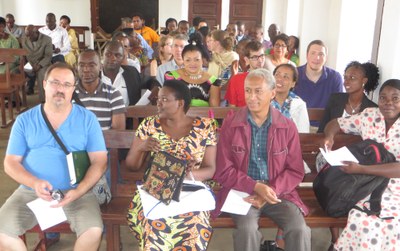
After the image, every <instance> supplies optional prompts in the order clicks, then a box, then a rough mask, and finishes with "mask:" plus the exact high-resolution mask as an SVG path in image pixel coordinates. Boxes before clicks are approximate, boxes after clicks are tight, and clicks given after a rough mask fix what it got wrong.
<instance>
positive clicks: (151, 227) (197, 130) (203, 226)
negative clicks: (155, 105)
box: [127, 115, 217, 251]
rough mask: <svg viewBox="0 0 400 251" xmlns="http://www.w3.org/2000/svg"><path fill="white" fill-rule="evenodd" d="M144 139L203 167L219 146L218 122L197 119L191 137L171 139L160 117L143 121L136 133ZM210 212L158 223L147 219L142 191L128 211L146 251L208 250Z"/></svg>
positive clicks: (185, 215)
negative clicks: (211, 148) (213, 148)
mask: <svg viewBox="0 0 400 251" xmlns="http://www.w3.org/2000/svg"><path fill="white" fill-rule="evenodd" d="M136 136H137V137H139V138H140V139H141V140H146V139H147V138H149V137H153V138H156V139H158V140H159V142H160V146H161V151H166V152H168V153H170V154H172V155H174V156H175V157H177V158H181V159H186V160H189V161H194V162H195V163H194V169H198V168H200V164H201V162H202V160H203V157H204V153H205V150H206V147H207V146H215V145H216V144H217V136H216V123H215V120H214V119H210V118H199V117H197V118H195V119H194V121H193V126H192V129H191V130H190V132H189V134H188V135H186V136H184V137H182V138H180V139H179V140H174V139H172V138H171V137H170V136H169V135H168V134H166V133H165V132H164V131H163V130H162V127H161V124H160V119H159V117H158V115H156V116H151V117H148V118H146V119H144V120H143V122H142V123H141V124H140V126H139V128H138V129H137V131H136ZM209 218H210V214H209V212H208V211H207V212H189V213H186V214H181V215H176V216H173V217H167V218H161V219H157V220H150V219H147V218H146V217H145V215H144V212H143V207H142V202H141V199H140V196H139V192H137V191H136V193H135V195H134V197H133V199H132V201H131V203H130V205H129V208H128V215H127V220H128V226H129V228H130V230H131V231H132V232H133V234H134V235H135V237H136V238H137V239H138V241H139V244H140V247H141V248H142V249H143V250H199V251H201V250H206V249H207V245H208V243H209V241H210V237H211V234H212V228H211V225H210V221H209Z"/></svg>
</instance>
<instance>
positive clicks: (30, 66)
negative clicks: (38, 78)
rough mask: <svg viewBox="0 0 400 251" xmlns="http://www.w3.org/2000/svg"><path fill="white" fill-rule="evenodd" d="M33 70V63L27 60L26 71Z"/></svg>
mask: <svg viewBox="0 0 400 251" xmlns="http://www.w3.org/2000/svg"><path fill="white" fill-rule="evenodd" d="M32 70H33V68H32V65H31V64H30V63H29V62H27V63H26V64H25V65H24V71H26V72H32Z"/></svg>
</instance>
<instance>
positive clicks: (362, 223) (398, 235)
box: [335, 108, 400, 251]
mask: <svg viewBox="0 0 400 251" xmlns="http://www.w3.org/2000/svg"><path fill="white" fill-rule="evenodd" d="M338 122H339V125H340V128H341V129H342V131H343V132H345V133H351V134H357V135H360V136H361V137H362V138H363V139H373V140H375V141H377V142H379V143H383V144H384V145H385V147H386V149H387V150H388V151H389V152H391V153H393V155H394V156H395V157H396V160H397V161H400V119H397V120H396V122H395V123H394V124H393V125H392V127H391V128H390V129H389V131H388V132H387V134H386V133H385V120H384V117H383V115H382V113H381V112H380V111H379V108H367V109H365V110H364V111H363V112H361V113H359V114H356V115H353V116H351V117H347V118H343V117H342V118H338ZM368 199H369V196H368V197H366V198H365V199H363V200H361V201H360V202H358V204H357V205H358V206H361V207H362V205H365V204H367V203H365V204H364V202H365V201H366V200H368ZM381 207H382V211H381V214H380V217H381V218H379V217H376V216H367V215H366V214H365V213H363V212H360V211H358V210H355V209H352V210H351V211H350V213H349V216H348V220H347V226H346V227H345V229H344V230H343V232H342V234H341V236H340V238H339V239H338V241H337V242H336V244H335V248H336V249H337V250H346V251H347V250H363V251H364V250H379V251H389V250H390V251H394V250H400V178H391V179H390V181H389V184H388V186H387V188H386V190H385V191H384V193H383V195H382V201H381ZM386 217H394V218H393V219H390V220H388V219H383V218H386Z"/></svg>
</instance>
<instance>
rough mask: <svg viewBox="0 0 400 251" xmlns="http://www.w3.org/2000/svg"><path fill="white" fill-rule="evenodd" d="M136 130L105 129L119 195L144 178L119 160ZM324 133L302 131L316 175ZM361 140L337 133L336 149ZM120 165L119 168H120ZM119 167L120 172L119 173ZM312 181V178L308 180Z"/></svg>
mask: <svg viewBox="0 0 400 251" xmlns="http://www.w3.org/2000/svg"><path fill="white" fill-rule="evenodd" d="M134 133H135V132H134V131H127V130H124V131H117V130H109V131H104V137H105V140H106V145H107V148H108V149H109V153H110V162H111V164H110V165H111V193H112V194H113V196H118V197H131V196H132V195H133V192H134V191H135V189H136V181H140V180H141V179H142V178H143V173H144V168H142V169H141V170H138V171H130V170H128V168H127V167H126V165H125V161H121V162H120V161H119V154H118V150H119V149H128V148H130V147H131V145H132V141H133V138H134ZM323 139H324V135H323V134H317V133H300V144H301V148H302V154H303V159H304V160H305V161H306V162H307V164H308V165H309V166H310V168H312V169H313V176H311V177H315V175H316V171H315V157H316V155H317V154H318V149H319V147H320V145H321V143H322V142H323ZM357 141H360V137H359V136H353V135H344V134H341V135H337V136H336V137H335V146H334V149H336V148H339V147H342V146H344V145H349V144H351V143H354V142H357ZM118 166H119V168H118ZM118 169H119V173H118ZM307 181H312V180H307Z"/></svg>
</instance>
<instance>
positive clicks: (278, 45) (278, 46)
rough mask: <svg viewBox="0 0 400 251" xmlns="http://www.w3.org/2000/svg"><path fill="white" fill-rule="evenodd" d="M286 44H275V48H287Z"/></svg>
mask: <svg viewBox="0 0 400 251" xmlns="http://www.w3.org/2000/svg"><path fill="white" fill-rule="evenodd" d="M286 47H287V46H286V44H275V45H274V48H286Z"/></svg>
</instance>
